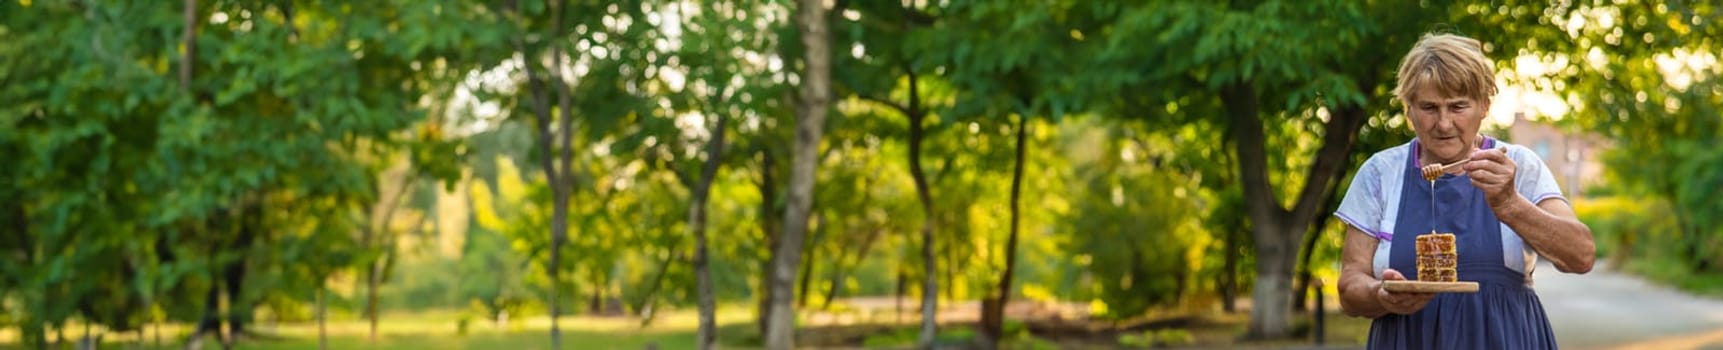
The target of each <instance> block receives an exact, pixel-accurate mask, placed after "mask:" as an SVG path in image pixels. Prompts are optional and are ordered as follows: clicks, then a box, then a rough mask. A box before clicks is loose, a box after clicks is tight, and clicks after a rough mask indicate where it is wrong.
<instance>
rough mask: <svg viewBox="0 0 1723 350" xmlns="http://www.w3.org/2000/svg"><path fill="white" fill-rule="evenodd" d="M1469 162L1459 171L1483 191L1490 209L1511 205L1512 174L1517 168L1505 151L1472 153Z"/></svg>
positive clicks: (1490, 150)
mask: <svg viewBox="0 0 1723 350" xmlns="http://www.w3.org/2000/svg"><path fill="white" fill-rule="evenodd" d="M1498 150H1499V151H1498ZM1471 160H1472V161H1470V162H1466V164H1465V165H1464V166H1462V167H1461V168H1460V169H1463V170H1465V171H1466V175H1467V176H1468V177H1470V178H1471V179H1472V186H1477V187H1478V189H1480V190H1484V200H1486V201H1489V203H1490V207H1491V208H1500V207H1501V206H1503V205H1506V204H1508V203H1511V201H1512V200H1513V199H1514V196H1517V195H1518V194H1516V193H1515V192H1514V172H1515V171H1517V170H1518V166H1516V165H1514V161H1513V160H1512V159H1508V155H1507V151H1506V150H1505V149H1486V150H1475V151H1472V157H1471Z"/></svg>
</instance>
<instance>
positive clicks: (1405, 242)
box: [1335, 34, 1596, 349]
mask: <svg viewBox="0 0 1723 350" xmlns="http://www.w3.org/2000/svg"><path fill="white" fill-rule="evenodd" d="M1398 80H1399V85H1398V86H1397V87H1395V89H1394V95H1395V96H1396V97H1398V98H1399V100H1400V102H1401V103H1403V104H1404V105H1405V112H1406V121H1407V122H1408V123H1407V124H1409V125H1411V126H1412V131H1413V133H1415V134H1417V137H1416V138H1415V139H1413V140H1412V141H1411V142H1408V143H1406V144H1404V145H1400V146H1396V147H1394V148H1390V149H1387V150H1384V151H1381V152H1377V153H1376V154H1375V155H1374V156H1372V157H1370V160H1369V161H1367V162H1365V164H1364V165H1363V167H1361V168H1360V169H1358V175H1357V177H1355V178H1353V180H1352V185H1351V187H1350V188H1348V189H1347V190H1346V195H1345V198H1344V199H1343V200H1342V202H1341V204H1340V210H1339V211H1338V212H1336V213H1335V215H1337V216H1339V217H1340V219H1341V220H1342V221H1345V222H1346V223H1347V225H1348V226H1349V227H1347V234H1346V244H1345V248H1344V249H1343V251H1342V265H1341V276H1340V296H1341V299H1340V305H1341V307H1342V308H1343V309H1344V310H1345V311H1346V314H1348V315H1352V316H1359V317H1368V318H1373V319H1375V320H1374V321H1373V322H1372V323H1371V327H1370V348H1372V349H1407V348H1411V349H1550V348H1555V347H1556V341H1555V335H1554V332H1553V331H1551V330H1550V324H1549V319H1548V318H1547V317H1546V316H1545V315H1544V309H1543V305H1542V304H1541V303H1540V302H1539V301H1538V296H1537V294H1536V293H1535V292H1534V291H1533V290H1532V270H1533V268H1535V267H1536V266H1537V260H1538V258H1539V257H1542V258H1543V259H1545V260H1547V261H1549V262H1551V263H1552V264H1553V265H1555V268H1556V269H1557V270H1560V271H1562V272H1566V273H1575V274H1583V273H1586V272H1588V271H1591V267H1592V262H1593V259H1594V256H1595V255H1596V253H1595V251H1596V247H1595V245H1594V244H1593V242H1592V237H1591V229H1590V228H1587V227H1586V226H1585V224H1584V223H1581V222H1580V221H1579V220H1578V219H1577V218H1576V217H1575V216H1574V212H1573V208H1572V207H1571V206H1569V203H1568V202H1567V199H1566V198H1564V197H1563V196H1562V193H1561V189H1560V187H1559V186H1557V185H1556V182H1555V178H1554V176H1552V175H1551V174H1550V171H1549V169H1548V167H1547V166H1545V165H1544V163H1543V159H1541V158H1539V157H1538V155H1537V154H1536V153H1534V152H1532V151H1531V150H1529V149H1527V148H1525V147H1522V146H1518V145H1512V144H1508V143H1506V142H1502V141H1500V140H1495V139H1492V138H1489V137H1486V136H1481V135H1479V134H1478V128H1479V126H1481V125H1482V123H1483V120H1484V116H1485V112H1487V111H1488V110H1489V109H1490V98H1491V97H1492V96H1494V95H1495V94H1496V84H1495V71H1494V68H1493V67H1492V64H1491V63H1490V60H1489V59H1487V58H1485V57H1484V53H1483V50H1482V49H1481V48H1480V45H1479V43H1478V41H1477V40H1475V39H1471V38H1467V37H1462V36H1456V35H1448V34H1442V35H1425V36H1424V37H1423V38H1422V39H1421V40H1419V41H1418V43H1417V44H1416V45H1415V46H1413V47H1412V51H1411V52H1409V53H1407V54H1406V58H1405V60H1404V61H1402V62H1401V63H1400V72H1399V76H1398ZM1497 149H1502V150H1497ZM1461 161H1468V162H1466V163H1465V164H1464V165H1463V166H1458V167H1453V168H1451V169H1448V170H1446V171H1443V172H1442V173H1440V174H1431V175H1432V176H1435V179H1434V180H1427V179H1426V177H1425V176H1424V174H1422V173H1421V172H1420V169H1421V168H1422V167H1424V166H1427V165H1431V164H1444V165H1445V164H1453V163H1456V162H1461ZM1430 232H1443V233H1453V234H1454V237H1455V239H1454V240H1455V243H1454V245H1455V247H1456V248H1457V251H1458V253H1459V259H1458V260H1459V261H1458V263H1457V266H1456V267H1457V269H1458V276H1459V280H1461V281H1475V282H1477V283H1478V285H1479V289H1478V291H1477V292H1476V293H1441V294H1431V293H1402V292H1390V291H1388V290H1386V289H1383V288H1382V285H1383V283H1382V282H1383V281H1388V280H1405V279H1418V276H1417V275H1416V272H1417V269H1416V267H1415V264H1416V260H1417V252H1416V250H1415V248H1416V247H1415V246H1414V244H1413V243H1415V240H1416V237H1417V236H1418V235H1419V234H1424V233H1430Z"/></svg>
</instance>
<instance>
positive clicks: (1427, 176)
mask: <svg viewBox="0 0 1723 350" xmlns="http://www.w3.org/2000/svg"><path fill="white" fill-rule="evenodd" d="M1491 150H1492V151H1496V152H1501V153H1502V154H1508V149H1507V148H1495V149H1491ZM1470 161H1472V159H1471V158H1467V159H1462V160H1460V161H1458V162H1454V163H1453V164H1448V165H1442V164H1430V165H1425V166H1424V167H1423V168H1420V169H1419V171H1422V172H1423V173H1424V180H1427V181H1436V178H1437V177H1441V176H1442V173H1445V172H1448V169H1450V168H1453V167H1457V166H1461V165H1465V164H1466V162H1470Z"/></svg>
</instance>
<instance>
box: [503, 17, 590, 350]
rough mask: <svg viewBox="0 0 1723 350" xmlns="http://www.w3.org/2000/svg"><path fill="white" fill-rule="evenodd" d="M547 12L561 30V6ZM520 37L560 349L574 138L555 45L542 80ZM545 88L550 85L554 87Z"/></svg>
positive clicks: (554, 334) (553, 331) (554, 341)
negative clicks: (546, 215) (546, 200)
mask: <svg viewBox="0 0 1723 350" xmlns="http://www.w3.org/2000/svg"><path fill="white" fill-rule="evenodd" d="M505 4H506V6H507V8H505V9H504V11H505V12H506V13H508V14H509V15H510V16H512V17H514V19H515V20H517V21H520V20H521V19H520V18H519V16H520V14H519V11H518V9H516V8H515V6H517V4H515V3H514V2H513V1H510V2H506V3H505ZM551 9H552V10H551V11H552V17H551V27H552V28H558V27H560V26H561V20H562V15H561V14H562V5H561V2H560V1H556V2H552V3H551ZM522 36H525V34H522ZM522 36H517V37H514V38H511V40H512V41H514V46H515V50H516V51H519V52H520V55H521V57H527V58H528V59H527V60H526V62H525V64H522V65H521V67H522V68H523V69H524V70H525V71H526V77H527V83H528V89H527V93H528V94H529V95H530V97H532V98H531V99H530V100H531V103H532V109H533V113H532V116H533V121H534V122H535V124H537V126H538V136H537V139H536V140H535V142H533V143H534V145H535V146H537V148H538V154H539V167H540V168H541V169H543V171H544V175H545V181H546V182H548V183H549V184H550V187H551V190H552V191H551V197H552V199H553V200H552V204H551V205H552V206H551V212H552V215H551V223H550V236H551V240H550V261H549V262H548V263H547V264H546V266H545V270H546V271H547V273H546V274H548V275H550V276H549V277H550V285H551V287H550V305H549V307H550V346H551V348H552V349H561V348H562V330H561V327H560V325H559V321H558V316H560V313H561V311H562V303H561V294H562V283H561V279H560V278H559V273H558V272H559V271H560V270H561V263H562V252H561V251H562V245H563V244H564V243H566V241H567V240H568V203H569V196H570V194H571V193H570V189H569V188H568V187H567V186H566V183H565V182H567V180H569V179H567V174H568V172H569V171H570V168H568V165H569V163H570V161H569V159H570V158H569V157H572V155H573V150H572V149H570V148H569V147H570V146H571V145H570V143H571V141H570V140H572V139H573V137H574V135H573V130H572V125H573V124H572V123H573V122H572V120H573V116H571V115H569V111H570V110H569V109H568V108H569V107H571V106H570V104H569V98H568V93H567V88H568V86H567V83H565V82H564V81H563V80H562V78H561V74H560V73H558V72H559V71H561V69H560V68H561V65H562V52H561V51H560V50H558V49H557V46H556V45H555V44H552V46H551V66H553V67H552V68H551V69H548V70H549V75H550V76H549V79H546V77H542V76H539V74H538V64H537V63H535V62H534V61H535V60H534V59H531V58H532V57H537V56H536V55H534V54H533V53H532V52H531V51H529V50H527V47H526V41H525V39H524V38H523V37H522ZM546 85H553V86H554V87H549V86H546ZM551 90H555V93H556V95H557V103H558V104H559V107H558V110H560V111H561V114H562V116H561V117H562V120H561V123H560V126H562V128H561V130H560V131H561V132H560V133H557V132H553V131H552V130H551V120H553V119H554V118H553V116H552V114H551V109H550V103H551V101H550V98H551V97H550V94H551V93H552V92H551ZM559 140H560V141H561V142H560V143H561V144H562V146H563V147H562V151H563V152H564V153H562V156H563V157H562V158H563V159H562V160H563V165H564V166H563V168H562V169H561V170H560V171H559V170H558V169H557V166H556V162H555V161H553V160H552V158H554V157H553V155H555V154H557V153H556V152H554V151H555V150H554V149H553V148H552V147H551V146H552V145H553V144H556V143H557V141H559Z"/></svg>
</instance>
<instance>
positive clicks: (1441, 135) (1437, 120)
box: [1407, 84, 1490, 164]
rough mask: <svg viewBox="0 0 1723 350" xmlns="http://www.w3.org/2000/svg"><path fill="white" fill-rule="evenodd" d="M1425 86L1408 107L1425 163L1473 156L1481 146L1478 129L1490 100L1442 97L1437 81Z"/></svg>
mask: <svg viewBox="0 0 1723 350" xmlns="http://www.w3.org/2000/svg"><path fill="white" fill-rule="evenodd" d="M1424 85H1425V86H1423V87H1421V88H1418V89H1417V90H1416V92H1415V93H1413V94H1412V100H1411V101H1410V102H1409V103H1408V106H1407V107H1408V108H1407V109H1408V113H1407V115H1408V116H1409V117H1408V118H1410V119H1411V123H1410V124H1411V125H1412V132H1413V133H1415V134H1417V135H1418V143H1419V144H1420V145H1422V148H1423V151H1422V153H1423V154H1422V157H1423V159H1424V162H1425V163H1426V164H1428V163H1434V162H1440V163H1452V162H1455V161H1459V160H1460V159H1464V158H1466V157H1469V156H1471V152H1472V149H1475V148H1477V146H1478V142H1479V140H1478V128H1479V127H1480V126H1483V123H1484V114H1485V112H1487V111H1489V110H1490V102H1489V101H1488V100H1485V101H1474V100H1472V98H1470V97H1452V96H1442V93H1441V91H1440V90H1439V89H1437V88H1436V87H1435V86H1433V85H1435V84H1424Z"/></svg>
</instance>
